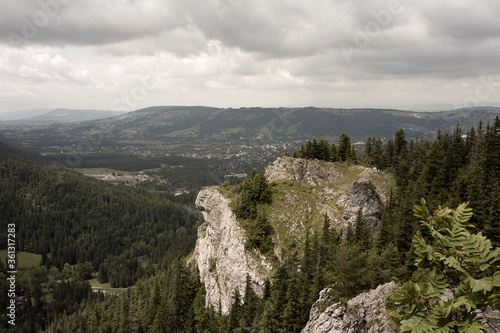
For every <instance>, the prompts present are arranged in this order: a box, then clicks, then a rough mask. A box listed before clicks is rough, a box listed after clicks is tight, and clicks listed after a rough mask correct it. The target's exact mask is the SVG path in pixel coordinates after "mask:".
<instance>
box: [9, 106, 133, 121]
mask: <svg viewBox="0 0 500 333" xmlns="http://www.w3.org/2000/svg"><path fill="white" fill-rule="evenodd" d="M123 113H124V112H120V111H103V110H89V109H81V110H79V109H55V110H49V109H33V110H25V111H16V112H8V113H4V114H0V121H1V122H2V123H3V124H52V123H57V124H64V123H73V122H80V121H88V120H98V119H103V118H109V117H113V116H118V115H121V114H123Z"/></svg>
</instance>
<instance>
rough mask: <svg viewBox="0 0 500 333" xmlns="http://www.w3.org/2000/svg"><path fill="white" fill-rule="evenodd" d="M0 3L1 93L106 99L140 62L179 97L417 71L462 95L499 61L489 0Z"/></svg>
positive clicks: (356, 83)
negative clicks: (66, 92)
mask: <svg viewBox="0 0 500 333" xmlns="http://www.w3.org/2000/svg"><path fill="white" fill-rule="evenodd" d="M41 3H44V4H51V5H49V6H41V5H40V4H41ZM0 6H1V10H0V44H2V45H1V47H2V51H1V52H0V60H1V62H0V77H1V78H2V79H1V80H0V88H1V87H2V84H3V87H9V85H8V84H7V83H15V84H16V85H18V86H15V87H13V90H15V91H17V93H16V94H14V93H12V94H10V95H9V94H3V95H1V96H7V97H5V98H8V96H18V95H20V94H25V92H26V91H27V92H28V93H26V95H27V96H31V97H30V98H33V99H34V100H35V97H34V96H36V99H37V100H39V99H41V98H44V97H45V96H46V95H45V94H49V93H48V92H49V91H50V90H51V88H50V87H51V84H52V83H53V82H59V83H61V84H65V85H66V86H68V87H74V90H72V92H74V91H78V89H80V90H81V91H82V92H81V93H82V94H85V93H89V92H91V93H97V94H102V96H101V97H100V100H106V98H107V97H106V96H105V95H104V94H105V93H107V94H110V93H118V94H123V93H125V94H126V93H127V89H130V88H128V87H130V86H132V87H134V85H137V84H138V83H137V82H140V80H141V79H143V77H144V75H147V70H146V69H145V68H147V67H148V66H149V67H155V66H159V68H160V69H161V71H162V73H164V79H163V81H162V84H161V88H158V89H159V90H162V91H165V90H169V91H173V92H174V91H175V94H174V97H176V96H184V95H183V94H185V97H182V99H180V102H179V103H181V102H182V101H183V100H184V99H186V100H189V98H191V97H193V96H198V98H199V99H200V100H199V101H198V103H199V104H203V100H207V101H212V100H218V99H219V96H220V92H221V91H229V92H231V94H234V95H232V97H231V98H232V100H237V93H236V92H238V93H240V94H241V95H242V96H243V94H246V96H247V97H245V98H247V100H249V101H251V100H256V99H255V97H252V96H254V95H253V94H254V92H255V94H259V95H258V96H267V98H272V96H275V95H276V96H278V95H279V96H281V98H283V96H284V95H280V94H285V92H286V91H287V89H290V92H293V93H292V94H293V95H294V97H297V98H299V97H300V98H306V99H307V98H310V97H307V96H308V95H311V96H313V97H315V98H317V99H319V100H322V101H325V100H332V101H334V100H335V101H338V100H353V101H356V100H359V99H360V98H359V95H358V96H355V95H354V93H355V92H359V93H361V92H362V93H363V94H368V95H367V96H370V97H369V98H372V99H373V100H382V99H383V98H382V97H380V96H379V95H384V94H385V93H384V92H383V91H382V90H379V89H378V88H373V87H375V86H376V87H379V86H384V85H385V86H390V85H392V84H394V85H395V88H394V89H395V90H399V91H400V97H398V98H400V99H401V100H403V99H404V98H405V97H404V96H408V97H407V98H413V96H412V94H413V92H412V89H417V88H418V87H421V84H420V82H421V80H428V82H429V83H428V84H429V86H430V85H434V87H435V88H436V87H438V85H440V84H444V83H446V86H447V87H448V88H447V89H449V91H447V92H446V94H451V93H452V92H454V91H457V94H470V93H471V91H473V90H467V89H473V88H474V84H475V83H474V82H475V81H474V80H475V78H477V77H478V76H479V75H484V73H495V71H497V70H498V68H499V65H500V61H499V60H498V59H500V48H499V47H498V45H500V21H499V20H498V19H497V18H496V17H495V15H496V14H497V13H499V12H500V2H498V1H495V0H484V1H476V0H442V1H439V2H436V1H434V0H421V1H412V0H371V1H368V0H359V1H353V0H317V1H314V2H311V1H306V0H301V1H299V0H274V1H266V0H208V1H206V0H185V1H182V2H181V1H178V0H164V1H160V0H110V1H101V0H44V1H8V0H0ZM58 56H59V58H58ZM51 59H52V61H51ZM53 59H56V60H53ZM57 59H59V60H57ZM58 61H59V63H58ZM400 83H403V85H404V86H405V87H406V88H405V89H403V90H401V89H400V85H399V84H400ZM42 87H43V88H42ZM76 87H78V89H77V88H76ZM457 87H465V88H463V89H462V88H460V89H462V90H460V89H459V90H457ZM467 87H472V88H467ZM264 88H265V89H268V90H269V92H268V93H267V92H266V94H265V95H263V89H264ZM57 89H65V88H64V87H62V88H61V87H60V86H57ZM68 89H69V88H68ZM419 89H420V88H419ZM422 89H423V88H422ZM278 90H279V92H278ZM435 90H436V89H434V91H435ZM123 91H125V92H123ZM330 91H331V93H330ZM424 92H425V93H430V94H432V93H433V89H427V88H426V89H423V90H421V94H422V96H424ZM213 93H215V95H214V96H213V97H212V95H211V94H213ZM329 94H331V96H334V97H330V95H329ZM370 94H371V95H370ZM375 94H379V95H377V96H375ZM405 94H406V95H405ZM414 94H415V95H418V92H415V93H414ZM158 95H159V96H160V94H158ZM1 96H0V103H1V102H2V100H1V98H2V97H1ZM148 96H150V97H151V98H153V96H154V93H153V92H151V93H150V94H148ZM226 96H228V95H226ZM363 96H364V95H363ZM442 96H445V93H441V94H440V95H439V96H437V97H436V98H442ZM9 98H10V97H9ZM12 98H14V97H12ZM158 98H159V97H158ZM227 98H229V97H227ZM388 98H390V95H389V97H388ZM96 100H98V98H96ZM242 100H244V98H243V97H242ZM284 100H286V98H284ZM144 103H145V102H144ZM156 103H161V101H160V102H156ZM236 106H238V105H236ZM100 108H106V106H100Z"/></svg>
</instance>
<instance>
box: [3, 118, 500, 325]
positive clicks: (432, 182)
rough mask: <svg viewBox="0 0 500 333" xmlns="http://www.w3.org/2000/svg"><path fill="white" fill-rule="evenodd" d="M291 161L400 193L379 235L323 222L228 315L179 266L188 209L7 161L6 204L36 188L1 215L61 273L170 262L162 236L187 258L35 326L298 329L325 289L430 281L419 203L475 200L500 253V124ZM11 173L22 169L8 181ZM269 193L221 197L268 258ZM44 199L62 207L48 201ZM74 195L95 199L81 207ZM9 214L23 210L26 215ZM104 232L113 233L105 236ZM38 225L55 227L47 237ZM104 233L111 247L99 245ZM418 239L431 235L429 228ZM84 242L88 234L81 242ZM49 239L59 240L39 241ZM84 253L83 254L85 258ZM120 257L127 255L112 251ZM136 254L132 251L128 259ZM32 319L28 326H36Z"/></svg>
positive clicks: (310, 145)
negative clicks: (421, 247)
mask: <svg viewBox="0 0 500 333" xmlns="http://www.w3.org/2000/svg"><path fill="white" fill-rule="evenodd" d="M294 156H295V157H296V158H308V159H322V160H326V161H329V162H332V163H339V164H350V163H360V164H363V165H366V166H370V167H373V168H376V169H381V170H384V171H386V172H390V173H392V174H394V177H395V179H396V185H395V186H394V187H393V188H392V191H391V195H390V198H389V200H388V202H387V204H386V210H385V213H384V215H383V216H382V221H381V224H380V228H379V231H378V233H377V235H376V237H374V236H373V235H372V234H371V233H370V231H369V230H367V227H366V224H365V221H363V219H362V218H358V220H357V221H356V225H355V227H354V228H348V230H347V231H346V234H344V235H342V234H341V231H339V230H335V229H332V228H330V221H329V220H328V219H326V218H325V220H324V227H323V229H322V231H321V232H320V233H313V234H307V235H306V237H305V241H304V244H302V245H301V247H302V248H303V249H304V251H303V253H302V254H301V255H300V256H299V257H297V258H294V260H291V261H289V262H287V263H286V264H285V265H280V266H277V267H276V269H275V270H274V274H273V276H272V277H271V279H270V280H269V281H268V282H267V283H266V288H265V290H264V296H263V298H258V297H257V296H256V294H255V293H254V292H253V290H252V287H251V284H250V283H247V287H246V288H245V290H240V291H238V292H236V293H235V295H234V298H233V306H232V309H231V311H230V313H229V315H227V316H224V315H221V314H219V313H217V312H216V311H215V310H214V309H212V308H210V307H208V308H207V307H205V297H204V295H205V293H206V291H205V290H204V286H203V284H202V283H200V280H199V273H198V271H197V268H196V267H195V266H193V265H192V264H187V258H186V257H184V258H183V257H182V255H183V254H186V253H187V252H188V251H190V250H192V248H193V240H194V233H193V227H194V223H195V218H192V219H182V216H183V213H182V212H183V211H184V212H185V210H184V208H183V207H179V206H178V205H176V204H172V203H169V202H165V201H162V199H160V198H157V197H152V196H149V197H148V196H147V195H146V194H139V193H135V192H127V193H125V192H123V191H122V189H120V188H119V187H112V186H106V185H103V184H101V183H99V182H96V181H92V180H90V179H87V180H85V181H83V182H81V185H80V181H78V182H77V181H76V178H75V177H77V176H76V175H74V174H73V173H69V172H62V173H61V172H59V173H52V171H49V170H45V169H43V168H40V167H34V166H30V165H29V164H23V163H24V162H21V161H19V160H17V159H11V158H6V159H4V158H2V169H1V171H2V172H1V174H2V177H3V178H2V180H4V182H5V179H14V180H13V181H8V182H6V184H5V185H2V195H3V193H4V189H5V190H6V191H9V193H17V191H16V190H15V189H16V188H18V187H16V186H14V185H13V184H25V185H24V186H26V188H29V189H30V190H29V191H28V190H26V191H24V192H23V191H21V192H20V193H18V194H15V195H13V194H11V195H9V196H7V195H5V197H2V204H3V203H4V199H5V200H6V201H5V202H10V203H11V206H8V205H4V207H2V208H3V209H5V211H6V212H7V213H8V214H9V219H16V221H18V222H17V223H19V225H21V224H23V225H26V226H27V230H30V232H25V233H23V235H20V236H19V237H20V239H21V238H22V239H23V248H24V249H30V250H32V251H38V252H40V253H43V252H47V253H50V256H48V257H47V260H48V261H50V260H52V261H53V264H55V265H60V261H57V260H59V259H58V258H59V255H60V256H61V258H64V259H62V262H64V261H65V260H66V261H67V260H73V262H78V261H80V258H82V260H81V261H82V262H85V261H90V262H92V264H93V265H94V266H93V267H94V268H95V269H97V268H98V267H101V268H102V267H103V264H104V263H105V262H106V261H105V258H101V257H100V253H99V252H98V250H101V251H109V252H110V254H115V255H118V253H121V252H123V253H130V255H129V256H128V257H127V258H133V257H134V255H138V256H140V255H141V254H143V252H141V251H142V249H143V248H144V252H148V251H150V252H151V253H152V255H151V256H152V258H158V257H157V256H155V253H165V252H166V253H169V255H168V258H172V256H171V255H173V254H174V253H173V252H172V251H169V248H164V249H162V250H161V251H160V250H158V249H160V248H161V247H162V246H167V244H171V245H172V246H174V245H173V244H172V243H171V242H169V239H168V238H167V239H165V238H163V239H162V238H160V237H159V236H158V235H162V234H163V235H172V237H174V236H175V237H179V238H175V240H178V242H177V243H176V244H175V248H172V250H173V249H179V250H180V255H179V256H178V257H177V258H176V259H175V260H173V261H172V260H164V261H163V262H171V264H170V265H169V267H168V268H166V269H165V270H161V271H160V272H158V274H156V275H150V276H148V277H144V278H142V279H140V280H139V281H138V282H137V283H136V285H135V287H133V288H129V290H128V291H127V293H125V294H123V295H121V296H119V297H106V298H105V299H104V301H102V302H101V301H98V300H97V299H96V300H94V298H96V297H94V298H92V297H87V299H88V301H87V302H86V303H85V304H83V303H82V304H81V306H80V307H78V308H75V309H74V311H73V313H66V314H64V315H62V316H58V317H57V318H56V319H55V320H52V319H53V318H54V317H51V318H50V319H48V320H47V322H46V325H45V326H38V327H37V329H46V330H47V331H50V332H69V331H75V332H76V331H82V332H98V331H102V332H300V330H301V329H302V328H303V327H304V325H305V323H306V322H307V319H308V315H309V310H310V308H311V305H312V304H313V302H314V301H315V300H316V299H317V297H318V293H319V291H320V290H322V289H323V288H325V287H327V286H330V287H331V288H332V291H331V293H332V295H331V296H332V298H331V301H332V302H334V301H345V300H347V299H348V298H350V297H352V296H354V295H357V294H359V293H360V292H363V291H366V290H368V289H370V288H373V287H375V286H377V285H378V284H380V283H384V282H387V281H390V280H396V281H397V282H399V283H402V282H404V281H408V280H410V279H411V280H413V281H414V282H421V281H425V280H426V276H427V274H428V272H427V271H425V270H423V269H418V270H417V267H416V266H415V265H414V262H415V257H416V255H415V253H414V250H413V247H412V238H413V236H414V234H415V233H416V232H417V231H418V230H420V225H419V219H418V218H417V217H415V216H414V212H413V208H414V206H415V205H416V204H418V203H419V202H420V199H421V198H425V199H426V201H427V207H428V208H429V211H433V210H435V209H437V208H438V206H439V205H442V206H450V207H457V206H458V205H459V204H460V203H462V202H467V201H468V202H470V204H469V207H471V208H472V211H473V213H474V214H473V215H472V216H471V218H470V220H469V221H468V223H470V224H472V225H473V226H474V228H473V230H474V233H477V232H482V233H483V234H484V235H485V236H486V237H488V238H489V239H491V240H492V243H493V245H494V246H496V247H498V246H499V245H500V238H499V237H500V236H499V231H500V225H499V223H500V219H499V217H500V194H499V193H500V120H499V119H498V118H497V119H496V120H495V121H494V122H493V123H491V124H486V125H484V124H481V123H479V124H478V125H477V126H475V127H471V128H469V129H467V130H462V129H461V128H460V126H459V125H457V127H456V128H455V130H454V131H453V132H452V133H441V132H438V133H437V135H436V137H435V138H434V139H424V138H420V137H415V138H408V137H407V136H406V133H405V132H404V131H403V130H398V131H397V132H396V133H395V136H394V137H393V138H391V139H390V140H387V141H386V142H383V141H382V139H380V138H375V137H369V138H367V140H366V142H365V145H364V147H363V149H362V151H356V149H354V146H353V145H352V143H351V141H350V138H349V136H348V135H346V134H343V135H341V137H340V138H339V141H337V142H328V141H327V140H312V141H309V142H307V143H304V145H303V146H302V147H301V148H300V149H298V150H297V151H296V152H295V153H294ZM4 161H5V162H4ZM14 166H18V167H19V169H20V170H24V171H23V172H20V173H19V174H16V176H12V175H14V169H15V168H14ZM5 175H9V177H8V178H7V176H5ZM47 175H49V176H47ZM44 177H49V178H50V181H49V182H48V183H47V184H46V185H44V186H38V185H36V184H37V182H35V180H37V179H45V178H44ZM51 177H52V178H51ZM29 184H31V185H29ZM268 186H269V184H267V183H266V182H265V180H264V179H263V177H262V174H261V173H256V174H255V175H254V176H253V177H252V178H249V179H247V180H246V181H245V183H244V184H243V185H241V186H237V187H235V188H232V189H231V188H229V187H228V186H227V184H226V185H224V187H223V188H221V191H222V192H224V191H226V192H227V191H231V195H232V196H233V197H234V202H235V205H234V209H235V212H236V213H237V214H238V215H239V216H240V217H242V218H244V219H246V220H245V221H246V222H245V224H243V225H242V227H244V228H246V229H247V233H248V235H250V236H251V237H252V238H250V239H249V243H248V246H249V247H253V248H256V249H260V250H262V251H264V252H270V251H269V248H270V247H272V246H273V245H275V243H274V240H273V238H272V237H273V236H274V235H273V233H272V231H270V230H269V228H267V227H266V226H265V227H264V228H263V227H262V225H263V224H262V223H259V222H262V221H263V219H265V216H264V215H262V213H261V212H262V211H265V205H266V204H267V202H269V201H272V191H269V188H268ZM256 189H257V192H255V191H254V190H256ZM5 193H7V192H5ZM42 193H44V194H50V195H51V196H54V197H55V198H57V200H54V201H50V202H46V201H44V199H43V197H44V195H42ZM76 193H81V195H87V194H88V193H92V195H91V196H90V197H88V198H86V199H81V202H77V200H76V198H75V197H74V196H75V195H76ZM248 193H250V194H252V193H253V194H255V193H258V194H262V193H264V194H265V195H264V196H262V195H258V196H255V195H254V196H252V195H247V194H248ZM87 196H88V195H87ZM119 196H120V197H121V198H119ZM37 198H38V199H37ZM92 198H94V199H92ZM79 200H80V199H79ZM134 200H135V201H136V203H134ZM252 200H253V201H255V202H254V203H253V204H252V203H251V202H250V201H252ZM57 201H61V202H59V203H58V202H57ZM67 202H69V203H70V204H67ZM12 207H23V209H22V210H19V211H18V210H16V209H13V208H12ZM53 207H59V208H60V209H58V210H57V211H58V213H54V215H53V216H52V215H51V217H50V218H49V217H44V214H45V212H50V211H52V210H53V209H54V208H53ZM73 207H75V208H74V209H73ZM2 211H4V210H2ZM24 212H27V213H26V215H25V214H24ZM81 212H84V213H83V215H82V214H81ZM21 213H23V214H21ZM165 216H169V218H166V217H165ZM173 216H177V217H178V218H174V217H173ZM26 217H29V218H26ZM259 219H260V220H259ZM32 221H38V223H34V222H32ZM51 221H58V223H59V224H60V225H62V226H63V227H62V228H60V229H58V230H55V224H51V223H52V222H51ZM108 221H113V222H115V221H116V224H113V225H111V222H108ZM182 221H184V222H182ZM76 222H78V223H76ZM108 223H109V226H110V228H109V229H107V228H104V229H99V228H101V226H102V225H103V224H104V225H107V224H108ZM143 224H145V225H147V227H144V226H143ZM37 225H47V227H45V229H44V228H41V229H40V228H37V227H36V226H37ZM162 226H163V227H162ZM72 227H73V228H76V229H75V233H72V232H71V230H72V229H71V228H72ZM162 228H164V229H162ZM175 228H178V229H175ZM123 229H125V230H134V234H127V233H126V232H125V231H123ZM253 229H255V230H253ZM151 230H154V231H151ZM175 230H179V231H175ZM252 231H253V232H252ZM98 232H100V233H103V234H106V235H107V236H108V237H109V238H106V237H101V236H100V235H98V234H97V233H98ZM422 234H423V237H424V238H426V239H428V238H430V235H428V234H426V232H425V230H422ZM80 235H88V236H86V237H87V238H85V237H78V236H80ZM90 235H93V236H92V237H91V236H90ZM117 235H119V236H118V237H117ZM139 235H140V236H139ZM56 236H57V237H56ZM44 237H46V238H47V239H48V240H51V241H45V240H43V238H44ZM141 237H143V241H144V244H143V246H142V247H141V246H139V244H138V243H137V242H139V243H141V240H140V238H141ZM82 238H83V239H82ZM114 238H118V239H114ZM56 239H57V240H58V241H56ZM108 239H109V241H108ZM111 239H113V240H111ZM97 240H99V241H97ZM86 241H87V242H86ZM67 242H68V243H67ZM101 242H104V244H102V243H101ZM106 242H109V243H110V244H107V243H106ZM57 244H60V245H59V246H58V245H57ZM111 244H112V245H111ZM134 244H137V245H135V246H134ZM141 244H142V243H141ZM79 245H86V246H87V247H86V248H85V249H83V248H81V247H80V246H79ZM55 247H56V248H57V250H56V251H55V252H54V251H53V249H54V248H55ZM115 248H116V249H120V250H116V252H113V250H114V249H115ZM128 248H130V249H135V250H134V251H135V252H134V251H132V250H126V249H128ZM59 249H61V250H60V254H59ZM146 249H147V250H146ZM120 251H121V252H120ZM132 253H134V254H132ZM269 255H270V256H272V253H270V254H269ZM155 260H156V259H155ZM120 267H124V266H120ZM164 267H165V266H164ZM3 280H5V279H3ZM495 288H498V287H495ZM493 293H494V294H498V290H497V289H494V290H493ZM326 306H328V304H325V307H326ZM26 308H29V306H26ZM26 320H27V322H30V320H31V319H26ZM49 322H51V323H49ZM30 327H31V326H30ZM33 327H35V326H33Z"/></svg>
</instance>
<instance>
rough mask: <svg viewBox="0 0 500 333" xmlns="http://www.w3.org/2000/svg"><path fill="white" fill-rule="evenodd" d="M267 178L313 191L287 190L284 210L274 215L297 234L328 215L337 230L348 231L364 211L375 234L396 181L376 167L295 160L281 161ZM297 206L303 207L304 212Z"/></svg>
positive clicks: (270, 167) (267, 174)
mask: <svg viewBox="0 0 500 333" xmlns="http://www.w3.org/2000/svg"><path fill="white" fill-rule="evenodd" d="M265 175H266V178H267V180H268V181H270V182H289V183H298V184H300V185H301V187H302V188H304V189H306V188H307V189H309V191H302V192H301V193H298V192H297V191H296V190H294V189H293V188H291V189H290V190H288V191H286V193H284V195H283V196H282V197H283V201H284V202H283V205H282V206H283V208H282V209H279V210H278V213H276V214H274V213H272V214H274V215H276V216H271V219H274V220H286V221H287V226H288V227H290V228H291V229H293V230H292V231H293V232H294V233H297V232H300V230H302V231H304V229H303V226H302V225H301V223H302V222H303V221H305V220H308V219H311V216H318V215H321V217H322V216H324V215H325V214H326V215H327V216H328V217H329V219H330V221H331V225H332V226H333V227H336V228H340V229H342V230H344V231H345V230H347V226H348V225H351V226H354V225H355V222H356V219H357V217H358V213H359V212H361V215H362V217H363V220H364V221H365V222H366V224H367V226H368V227H369V228H370V230H371V231H372V233H373V234H375V233H376V231H377V227H378V224H379V222H380V218H381V217H382V214H383V212H384V203H385V202H386V201H387V199H388V192H389V189H390V184H391V181H392V180H391V176H390V175H388V174H386V173H383V172H379V171H377V169H374V168H367V167H363V166H360V165H343V164H335V163H329V162H324V161H316V160H305V159H298V158H291V157H282V158H278V159H277V160H276V161H274V163H273V164H272V165H270V166H269V167H267V169H266V171H265ZM279 204H280V203H278V204H277V205H279ZM277 205H276V206H277ZM287 207H290V208H292V209H287ZM293 207H301V211H297V210H296V209H293ZM315 212H316V213H315Z"/></svg>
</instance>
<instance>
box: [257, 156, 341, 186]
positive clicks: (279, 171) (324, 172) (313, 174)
mask: <svg viewBox="0 0 500 333" xmlns="http://www.w3.org/2000/svg"><path fill="white" fill-rule="evenodd" d="M311 162H313V161H308V160H304V159H301V158H291V157H282V158H278V159H277V160H276V161H275V162H274V163H273V164H272V165H270V166H269V167H268V168H267V169H266V179H267V180H268V181H270V182H273V181H294V182H297V183H299V184H301V185H305V186H314V185H318V184H320V183H323V182H328V183H335V182H336V181H338V180H339V179H340V178H342V174H341V173H340V172H338V171H337V170H336V169H335V168H332V167H322V166H321V165H320V164H319V163H311Z"/></svg>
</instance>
